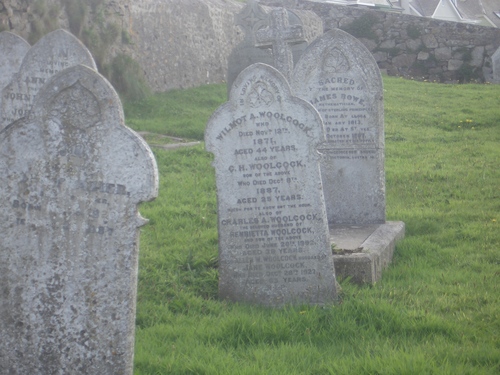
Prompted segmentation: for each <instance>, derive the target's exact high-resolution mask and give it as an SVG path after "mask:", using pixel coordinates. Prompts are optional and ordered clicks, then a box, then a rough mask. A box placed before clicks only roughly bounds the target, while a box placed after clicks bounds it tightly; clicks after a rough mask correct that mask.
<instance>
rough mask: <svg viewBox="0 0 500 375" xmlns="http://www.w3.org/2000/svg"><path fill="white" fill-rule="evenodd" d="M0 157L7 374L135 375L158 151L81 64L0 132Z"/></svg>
mask: <svg viewBox="0 0 500 375" xmlns="http://www.w3.org/2000/svg"><path fill="white" fill-rule="evenodd" d="M0 153H1V157H0V179H1V181H0V233H1V234H2V240H1V242H0V285H1V287H2V292H1V293H0V332H1V340H0V374H2V375H26V374H41V375H67V374H88V375H95V374H120V375H123V374H126V375H131V374H132V366H133V353H134V350H133V349H134V326H135V306H136V286H137V270H138V268H137V267H138V235H139V232H138V227H140V226H141V225H143V224H144V223H145V220H144V219H143V218H141V216H140V215H139V213H138V210H137V205H138V204H139V203H140V202H143V201H148V200H151V199H154V198H155V197H156V195H157V190H158V173H157V168H156V162H155V159H154V157H153V154H152V153H151V150H150V149H149V147H148V146H147V144H146V143H145V142H144V141H143V140H142V138H140V137H139V136H138V135H137V134H136V133H135V132H133V131H132V130H130V129H128V128H127V127H125V125H124V117H123V111H122V107H121V103H120V100H119V98H118V95H117V94H116V92H115V91H114V90H113V88H112V87H111V85H110V84H109V83H108V82H107V81H106V80H105V79H104V78H103V77H102V76H101V75H99V74H98V73H97V72H95V71H94V70H92V69H90V68H88V67H85V66H81V65H79V66H75V67H71V68H68V69H65V70H63V71H62V72H59V73H57V74H56V75H54V76H53V77H52V78H51V79H50V80H48V82H47V83H46V84H45V85H44V87H43V88H42V89H41V90H40V92H39V95H37V98H36V100H35V103H34V106H33V109H32V112H31V115H30V117H29V118H28V117H25V118H23V119H20V120H18V121H16V122H14V123H12V124H11V125H9V126H8V127H7V128H5V129H4V130H2V131H1V132H0Z"/></svg>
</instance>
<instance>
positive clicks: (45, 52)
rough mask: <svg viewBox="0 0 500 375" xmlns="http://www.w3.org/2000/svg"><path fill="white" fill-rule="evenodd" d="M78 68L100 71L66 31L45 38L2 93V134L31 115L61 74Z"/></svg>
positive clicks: (59, 31)
mask: <svg viewBox="0 0 500 375" xmlns="http://www.w3.org/2000/svg"><path fill="white" fill-rule="evenodd" d="M77 64H82V65H86V66H88V67H90V68H92V69H95V70H97V67H96V65H95V62H94V59H93V58H92V55H91V54H90V52H89V50H88V49H87V47H85V46H84V45H83V43H82V42H80V41H79V40H78V39H77V38H76V37H75V36H73V35H72V34H70V33H69V32H67V31H65V30H62V29H60V30H55V31H52V32H51V33H49V34H47V35H45V36H44V37H42V38H41V39H40V40H39V41H38V42H37V43H36V44H35V45H33V46H32V47H31V48H30V49H29V51H28V52H27V53H26V55H25V57H24V59H23V62H22V64H21V67H20V68H19V72H18V73H17V74H16V75H15V76H14V77H13V80H12V81H11V82H10V83H9V84H8V85H7V86H6V87H4V88H3V90H2V103H1V105H2V107H1V120H0V130H1V129H3V128H5V127H6V126H7V125H9V124H10V123H11V122H13V121H15V120H17V119H20V118H21V117H24V116H27V115H29V111H30V109H31V106H32V105H33V103H34V100H35V97H36V95H37V93H38V91H39V90H40V88H41V87H42V86H43V85H44V84H45V82H46V81H47V80H48V78H50V77H51V76H53V75H54V74H56V73H57V72H59V71H61V70H63V69H66V68H69V67H70V66H74V65H77Z"/></svg>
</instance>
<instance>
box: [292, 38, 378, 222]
mask: <svg viewBox="0 0 500 375" xmlns="http://www.w3.org/2000/svg"><path fill="white" fill-rule="evenodd" d="M291 84H292V87H293V90H294V94H295V95H297V96H299V97H301V98H303V99H306V100H308V101H309V102H310V103H312V104H313V105H314V106H315V107H316V109H317V110H318V111H319V112H320V114H321V116H322V118H323V121H324V123H325V136H326V142H325V143H323V144H322V145H321V154H322V156H323V157H322V163H321V170H322V180H323V185H324V186H323V190H324V193H325V201H326V207H327V215H328V221H329V223H330V224H373V223H384V222H385V177H384V109H383V95H382V93H383V88H382V77H381V76H380V71H379V69H378V66H377V63H376V61H375V59H374V58H373V56H372V54H371V53H370V52H369V51H368V49H366V47H365V46H364V45H363V44H362V43H361V42H359V41H358V40H357V39H356V38H354V37H353V36H351V35H349V34H348V33H346V32H344V31H342V30H331V31H329V32H327V33H325V34H324V35H323V36H322V37H320V38H318V39H317V40H316V41H315V42H314V43H312V44H311V45H310V46H309V48H308V49H307V50H306V52H305V53H304V54H303V55H302V58H301V59H300V61H299V62H298V64H297V65H296V67H295V71H294V75H293V79H292V83H291Z"/></svg>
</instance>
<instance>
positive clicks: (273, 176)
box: [205, 64, 337, 306]
mask: <svg viewBox="0 0 500 375" xmlns="http://www.w3.org/2000/svg"><path fill="white" fill-rule="evenodd" d="M322 128H323V125H322V121H321V118H320V116H319V114H318V112H317V111H316V110H315V109H314V107H313V106H312V105H310V104H309V103H307V102H306V101H304V100H302V99H299V98H296V97H294V96H292V95H291V93H290V87H289V85H288V83H287V82H286V79H285V78H284V77H283V75H282V74H281V73H280V72H278V71H277V70H276V69H274V68H273V67H271V66H269V65H264V64H254V65H252V66H250V67H248V68H247V69H245V70H244V71H243V72H242V73H241V74H240V75H239V76H238V78H237V79H236V81H235V82H234V85H233V87H232V90H231V95H230V100H229V102H228V103H226V104H224V105H223V106H221V107H220V108H219V109H218V110H217V111H216V112H215V113H214V114H213V115H212V117H211V118H210V120H209V122H208V125H207V129H206V132H205V142H206V148H207V150H208V151H210V152H212V153H213V154H214V156H215V158H214V162H213V166H214V167H215V174H216V182H217V202H218V228H219V296H220V298H222V299H229V300H231V301H237V302H247V303H255V304H261V305H267V306H281V305H283V304H288V303H298V304H301V303H310V304H325V303H331V302H333V301H335V299H336V296H337V291H336V284H335V273H334V267H333V263H332V253H331V247H330V242H329V234H328V225H327V219H326V211H325V205H324V199H323V192H322V189H321V178H320V171H319V159H318V154H317V152H316V147H317V145H318V143H319V142H320V141H321V137H322V136H323V129H322Z"/></svg>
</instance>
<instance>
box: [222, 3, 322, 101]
mask: <svg viewBox="0 0 500 375" xmlns="http://www.w3.org/2000/svg"><path fill="white" fill-rule="evenodd" d="M272 10H273V9H272V8H269V7H263V6H261V5H260V4H258V3H257V2H256V1H255V0H250V1H248V2H247V5H246V6H245V7H244V8H243V9H242V11H241V12H240V13H239V14H238V15H236V17H235V21H236V24H237V25H238V26H240V27H241V28H242V30H243V31H244V34H245V38H244V40H243V42H241V43H240V44H239V45H238V46H236V48H235V49H234V50H233V51H232V52H231V54H230V55H229V57H228V73H227V87H228V93H229V90H230V89H231V86H232V83H233V82H234V80H235V79H236V77H237V76H238V74H239V73H240V72H241V71H243V69H245V68H247V67H248V66H250V65H252V64H255V63H259V62H260V63H265V64H268V65H271V66H274V65H275V61H274V58H273V52H272V48H271V47H272V44H270V43H262V44H260V47H257V44H258V42H257V39H256V35H257V33H258V32H259V30H260V31H261V32H262V30H264V29H266V28H267V27H269V25H270V13H271V12H272ZM286 12H287V15H288V19H287V20H285V21H284V22H288V24H289V26H290V27H292V28H302V37H303V39H304V41H303V42H298V43H295V44H291V45H290V46H289V47H290V48H291V52H292V58H293V62H294V63H296V62H297V61H298V60H299V58H300V56H301V55H302V53H303V52H304V50H305V49H306V47H307V46H308V44H309V43H311V42H312V41H313V40H314V39H315V38H316V37H318V36H319V35H321V34H323V24H322V21H321V19H320V18H319V17H318V16H317V15H316V14H315V13H313V12H311V11H301V10H294V11H291V10H287V11H286ZM275 67H276V66H275Z"/></svg>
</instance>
